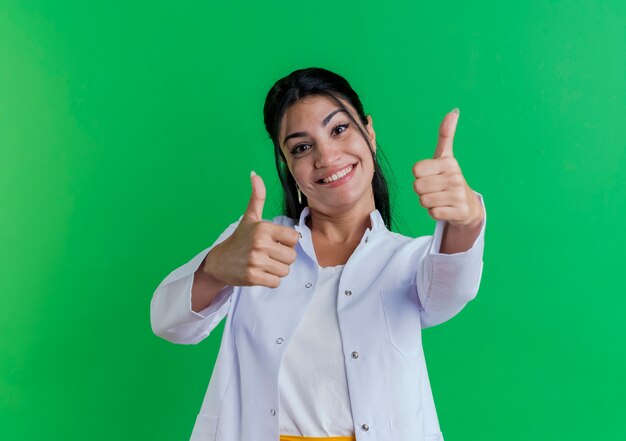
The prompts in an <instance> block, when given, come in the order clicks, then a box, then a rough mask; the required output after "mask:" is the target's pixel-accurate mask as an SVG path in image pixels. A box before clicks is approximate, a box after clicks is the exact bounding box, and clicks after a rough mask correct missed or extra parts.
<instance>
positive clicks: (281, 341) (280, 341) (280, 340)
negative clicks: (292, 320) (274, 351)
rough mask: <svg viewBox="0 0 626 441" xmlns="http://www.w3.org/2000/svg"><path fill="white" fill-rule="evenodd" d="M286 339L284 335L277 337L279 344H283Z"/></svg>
mask: <svg viewBox="0 0 626 441" xmlns="http://www.w3.org/2000/svg"><path fill="white" fill-rule="evenodd" d="M284 341H285V340H284V339H283V338H282V337H278V338H277V339H276V343H277V344H279V345H282V344H283V342H284Z"/></svg>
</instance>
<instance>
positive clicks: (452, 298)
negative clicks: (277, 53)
mask: <svg viewBox="0 0 626 441" xmlns="http://www.w3.org/2000/svg"><path fill="white" fill-rule="evenodd" d="M264 114H265V125H266V128H267V131H268V133H269V135H270V137H271V139H272V141H273V143H274V152H275V156H276V166H277V169H278V173H279V176H280V179H281V183H282V185H283V189H284V192H285V215H283V216H278V217H276V218H274V219H273V220H272V221H271V222H266V221H263V220H262V211H263V204H264V200H265V187H264V184H263V181H262V179H261V178H260V177H259V176H256V175H255V174H254V173H252V176H251V180H252V195H251V197H250V201H249V203H248V207H247V209H246V211H245V213H244V214H243V216H242V217H241V218H240V219H239V221H237V222H235V223H234V224H232V225H231V226H230V227H229V228H227V229H226V231H225V232H224V233H223V234H222V235H221V236H220V237H219V238H218V239H217V241H216V242H215V244H214V245H213V246H212V247H210V248H208V249H206V250H204V251H203V252H202V253H200V254H199V255H198V256H196V257H195V258H194V259H192V260H191V261H190V262H189V263H187V264H186V265H183V266H182V267H181V268H178V269H177V270H175V271H174V272H172V273H171V274H170V275H169V276H168V277H167V278H166V279H165V280H164V281H163V282H162V283H161V284H160V286H159V287H158V288H157V290H156V292H155V294H154V297H153V300H152V304H151V320H152V327H153V330H154V332H155V333H156V334H157V335H159V336H161V337H163V338H165V339H167V340H169V341H172V342H175V343H183V344H190V343H197V342H199V341H201V340H202V339H204V338H205V337H206V336H208V335H209V333H210V332H211V330H212V329H213V328H214V327H215V326H216V325H217V324H218V323H219V322H220V321H221V320H222V318H224V317H225V316H228V317H227V320H226V325H225V328H224V334H223V337H222V343H221V347H220V352H219V355H218V358H217V362H216V365H215V368H214V370H213V375H212V377H211V382H210V384H209V387H208V391H207V393H206V396H205V399H204V402H203V404H202V408H201V410H200V414H199V415H198V417H197V420H196V425H195V427H194V430H193V434H192V437H191V439H192V441H199V440H223V441H235V440H238V441H253V440H261V441H265V440H267V441H276V440H279V439H280V440H295V439H331V440H342V441H343V440H354V439H358V440H359V441H360V440H381V441H382V440H385V441H388V440H394V441H405V440H406V441H408V440H411V441H415V440H429V441H434V440H443V437H442V435H441V431H440V429H439V424H438V421H437V416H436V413H435V407H434V402H433V398H432V393H431V390H430V385H429V381H428V374H427V371H426V364H425V362H424V356H423V351H422V345H421V333H420V332H421V331H420V330H421V328H423V327H427V326H433V325H436V324H438V323H441V322H443V321H445V320H448V319H449V318H451V317H452V316H454V315H455V314H456V313H458V312H459V311H460V310H461V309H462V308H463V307H464V305H465V304H466V303H467V302H468V301H469V300H471V299H472V298H473V297H474V296H475V295H476V293H477V290H478V286H479V282H480V276H481V271H482V250H483V237H484V236H483V231H484V216H485V213H484V209H483V205H482V201H481V198H480V196H478V194H477V193H474V192H473V191H472V190H471V189H470V188H469V186H468V185H467V183H466V182H465V179H464V178H463V175H462V173H461V171H460V168H459V166H458V164H457V162H456V160H455V159H454V157H453V155H452V140H453V136H454V130H455V127H456V122H457V119H458V111H452V112H450V113H449V114H448V115H446V117H445V118H444V120H443V122H442V124H441V127H440V133H439V140H438V143H437V147H436V150H435V155H434V158H433V159H428V160H423V161H419V162H417V163H416V164H415V166H414V167H413V173H414V175H415V178H416V179H415V181H414V190H415V192H416V194H417V195H418V197H419V202H420V203H421V204H422V205H423V206H424V207H426V208H427V209H428V212H429V214H430V215H431V216H432V217H433V218H434V219H436V220H437V225H436V228H435V234H434V236H432V237H431V236H428V237H420V238H417V239H412V238H409V237H405V236H402V235H400V234H396V233H392V232H390V231H389V230H388V229H387V226H386V225H390V224H391V217H390V207H389V197H388V192H387V187H386V183H385V179H384V177H383V175H382V172H381V169H380V167H379V165H378V161H377V155H376V153H377V145H376V134H375V132H374V128H373V123H372V118H371V116H366V115H365V113H364V111H363V106H362V104H361V102H360V100H359V98H358V96H357V94H356V93H355V92H354V91H353V90H352V88H351V87H350V85H349V84H348V82H347V81H346V80H345V79H344V78H342V77H341V76H339V75H336V74H334V73H332V72H329V71H327V70H324V69H319V68H310V69H302V70H297V71H294V72H292V73H291V74H290V75H288V76H287V77H285V78H283V79H281V80H279V81H277V82H276V84H275V85H274V86H273V87H272V89H271V90H270V91H269V93H268V95H267V98H266V102H265V109H264ZM207 369H210V368H209V367H207Z"/></svg>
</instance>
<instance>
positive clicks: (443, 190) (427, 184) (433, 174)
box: [413, 109, 484, 227]
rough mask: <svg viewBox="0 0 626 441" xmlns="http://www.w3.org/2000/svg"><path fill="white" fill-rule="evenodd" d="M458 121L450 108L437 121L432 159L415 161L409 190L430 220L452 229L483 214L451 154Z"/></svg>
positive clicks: (479, 218)
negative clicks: (411, 189)
mask: <svg viewBox="0 0 626 441" xmlns="http://www.w3.org/2000/svg"><path fill="white" fill-rule="evenodd" d="M458 120H459V111H458V109H454V110H452V111H451V112H450V113H448V114H447V115H446V116H445V118H444V119H443V121H442V122H441V125H440V126H439V139H438V141H437V147H436V149H435V154H434V155H433V159H425V160H423V161H418V162H416V163H415V165H414V166H413V176H415V181H414V182H413V189H414V190H415V193H416V194H417V196H418V197H419V201H420V204H421V205H422V206H423V207H424V208H426V209H427V210H428V214H429V215H430V217H432V218H433V219H435V220H441V221H447V222H448V223H449V224H450V225H452V226H454V227H466V226H470V225H476V224H478V223H480V222H482V219H483V216H484V213H483V208H482V204H481V203H480V200H479V199H478V196H477V195H476V194H475V193H474V192H473V191H472V189H471V188H470V187H469V185H467V182H465V178H464V177H463V173H462V172H461V168H460V167H459V164H458V162H457V161H456V159H455V158H454V154H453V152H452V144H453V141H454V132H455V131H456V124H457V121H458Z"/></svg>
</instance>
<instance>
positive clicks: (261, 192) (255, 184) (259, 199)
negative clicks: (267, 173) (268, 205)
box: [243, 172, 266, 222]
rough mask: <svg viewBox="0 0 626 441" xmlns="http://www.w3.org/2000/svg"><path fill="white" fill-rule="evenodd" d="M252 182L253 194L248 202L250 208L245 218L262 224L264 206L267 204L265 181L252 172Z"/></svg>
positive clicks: (247, 209)
mask: <svg viewBox="0 0 626 441" xmlns="http://www.w3.org/2000/svg"><path fill="white" fill-rule="evenodd" d="M250 180H251V182H252V194H251V195H250V201H249V202H248V208H246V211H245V213H244V215H243V217H244V218H246V219H249V220H253V221H257V222H260V221H262V220H263V205H264V204H265V193H266V192H265V184H264V183H263V179H261V177H260V176H258V175H257V174H256V173H255V172H250Z"/></svg>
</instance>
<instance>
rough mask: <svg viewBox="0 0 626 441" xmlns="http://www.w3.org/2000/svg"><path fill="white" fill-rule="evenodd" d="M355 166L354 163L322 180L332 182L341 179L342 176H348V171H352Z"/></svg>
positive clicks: (321, 180)
mask: <svg viewBox="0 0 626 441" xmlns="http://www.w3.org/2000/svg"><path fill="white" fill-rule="evenodd" d="M353 168H354V165H349V166H347V167H346V168H343V169H341V170H339V171H338V172H336V173H333V174H332V175H330V176H327V177H325V178H324V179H320V182H323V183H324V184H330V183H331V182H336V181H338V180H340V179H341V178H343V177H344V176H346V175H347V174H348V173H350V172H351V171H352V169H353Z"/></svg>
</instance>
